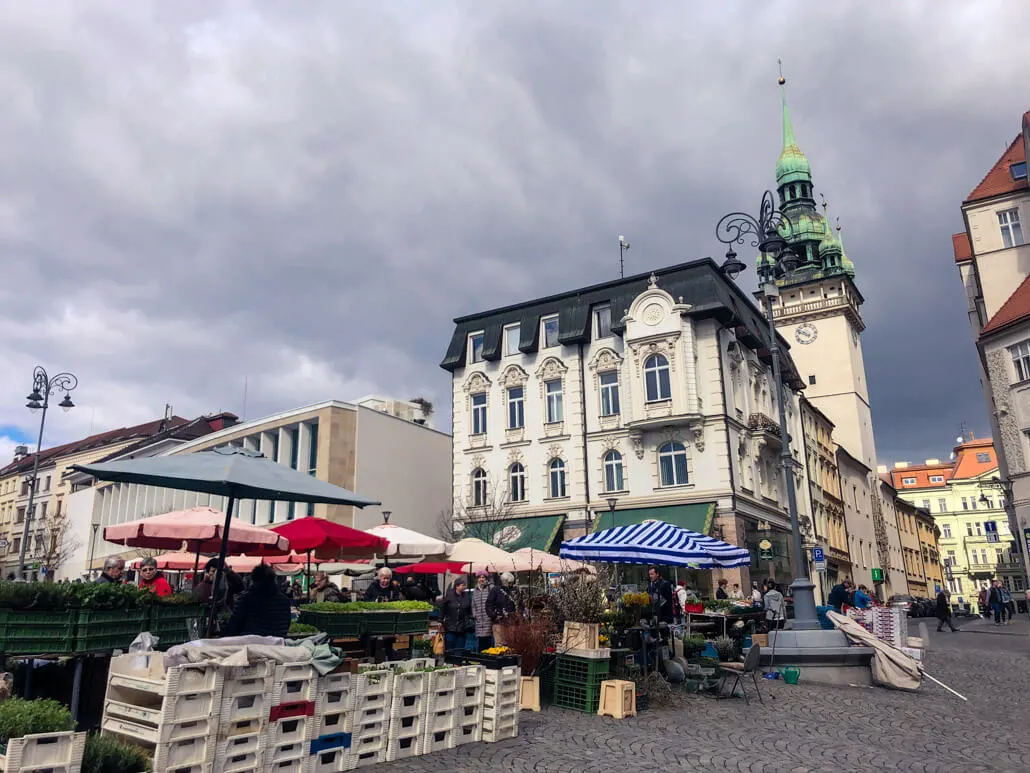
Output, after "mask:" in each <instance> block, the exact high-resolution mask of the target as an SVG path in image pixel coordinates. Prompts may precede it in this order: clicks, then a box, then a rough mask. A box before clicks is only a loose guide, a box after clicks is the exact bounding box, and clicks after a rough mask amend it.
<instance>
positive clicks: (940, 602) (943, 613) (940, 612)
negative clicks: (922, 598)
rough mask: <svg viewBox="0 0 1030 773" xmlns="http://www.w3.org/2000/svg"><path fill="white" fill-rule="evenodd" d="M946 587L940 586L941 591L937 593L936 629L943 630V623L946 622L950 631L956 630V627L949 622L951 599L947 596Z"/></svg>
mask: <svg viewBox="0 0 1030 773" xmlns="http://www.w3.org/2000/svg"><path fill="white" fill-rule="evenodd" d="M948 596H949V594H948V589H947V588H941V592H940V593H938V594H937V610H936V611H937V620H938V623H937V630H938V631H943V630H944V624H945V623H947V624H948V628H950V629H951V630H952V631H957V630H958V628H956V627H955V624H954V623H953V622H951V599H950V598H948Z"/></svg>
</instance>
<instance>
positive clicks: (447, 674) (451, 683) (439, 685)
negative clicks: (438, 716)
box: [428, 668, 458, 695]
mask: <svg viewBox="0 0 1030 773" xmlns="http://www.w3.org/2000/svg"><path fill="white" fill-rule="evenodd" d="M457 687H458V669H456V668H448V669H446V670H442V671H431V672H430V673H429V686H428V691H429V694H430V695H436V694H437V693H442V692H454V690H455V689H457Z"/></svg>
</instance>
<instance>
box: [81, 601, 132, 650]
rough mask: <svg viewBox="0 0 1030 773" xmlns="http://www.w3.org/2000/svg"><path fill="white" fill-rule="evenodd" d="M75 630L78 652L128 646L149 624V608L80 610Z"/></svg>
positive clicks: (119, 648) (121, 648) (118, 648)
mask: <svg viewBox="0 0 1030 773" xmlns="http://www.w3.org/2000/svg"><path fill="white" fill-rule="evenodd" d="M77 614H78V620H77V623H78V624H77V626H76V630H75V651H76V652H106V651H110V650H124V649H128V648H129V645H130V644H132V642H133V640H134V639H135V638H136V637H137V636H139V635H140V633H141V632H142V631H143V629H144V628H145V627H146V621H147V610H146V609H80V610H78V612H77Z"/></svg>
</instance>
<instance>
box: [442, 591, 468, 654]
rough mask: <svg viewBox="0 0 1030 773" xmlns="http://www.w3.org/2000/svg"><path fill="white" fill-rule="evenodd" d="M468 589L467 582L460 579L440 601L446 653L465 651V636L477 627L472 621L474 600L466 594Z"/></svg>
mask: <svg viewBox="0 0 1030 773" xmlns="http://www.w3.org/2000/svg"><path fill="white" fill-rule="evenodd" d="M467 588H468V584H467V583H466V582H465V580H464V579H462V578H458V579H457V580H455V581H454V585H452V586H451V588H450V590H448V591H447V592H446V593H445V594H444V595H443V599H442V600H441V601H440V621H441V624H442V625H443V630H444V650H445V651H446V652H454V651H456V650H463V649H465V635H466V634H467V633H468V632H469V630H471V629H473V628H474V626H475V623H474V622H473V620H472V599H471V598H470V597H469V594H467V593H466V592H465V590H466V589H467Z"/></svg>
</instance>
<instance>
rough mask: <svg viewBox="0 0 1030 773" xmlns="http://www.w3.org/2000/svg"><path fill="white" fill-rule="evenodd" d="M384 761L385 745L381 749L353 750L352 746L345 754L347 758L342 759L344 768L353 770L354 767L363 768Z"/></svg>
mask: <svg viewBox="0 0 1030 773" xmlns="http://www.w3.org/2000/svg"><path fill="white" fill-rule="evenodd" d="M383 762H386V746H383V748H382V749H378V750H375V751H368V750H366V751H354V749H353V747H352V748H351V751H350V752H349V753H348V754H347V759H346V760H345V761H344V768H343V769H344V770H353V769H354V768H364V767H368V766H369V765H379V764H381V763H383Z"/></svg>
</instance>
